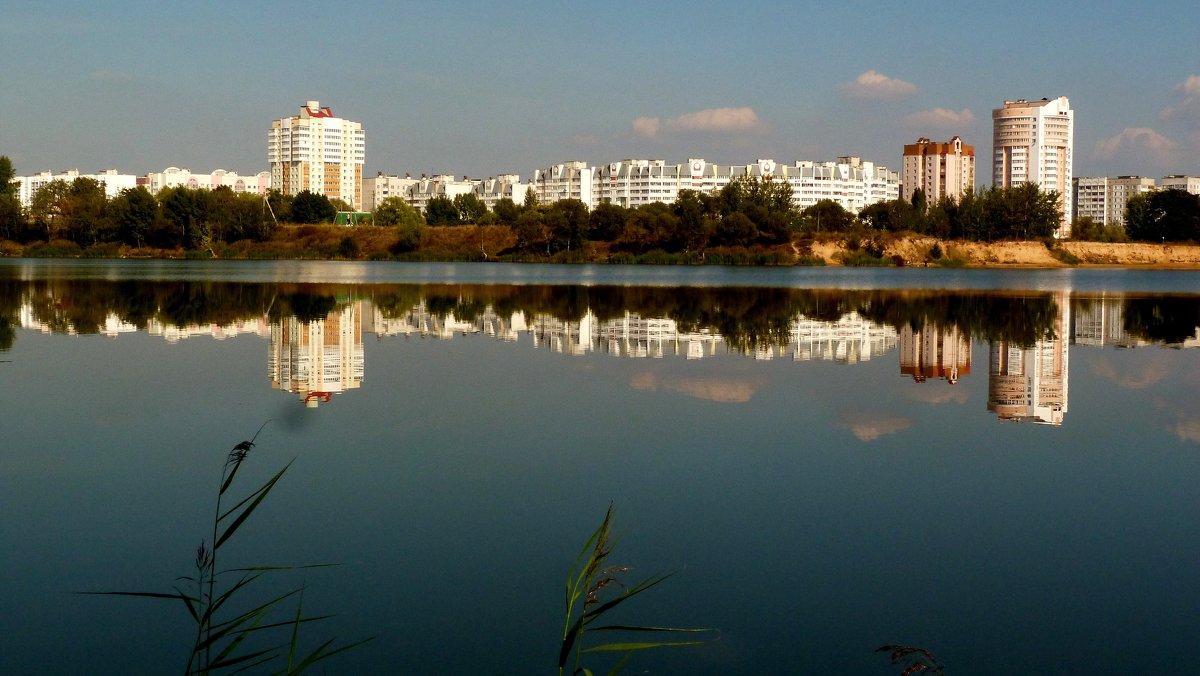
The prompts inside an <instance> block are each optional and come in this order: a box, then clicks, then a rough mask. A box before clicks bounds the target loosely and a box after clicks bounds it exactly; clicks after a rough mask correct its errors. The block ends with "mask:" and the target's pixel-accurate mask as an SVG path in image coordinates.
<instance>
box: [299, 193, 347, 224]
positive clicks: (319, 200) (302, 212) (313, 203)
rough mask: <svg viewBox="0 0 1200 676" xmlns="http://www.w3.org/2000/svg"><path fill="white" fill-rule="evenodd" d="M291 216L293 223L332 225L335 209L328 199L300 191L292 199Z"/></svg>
mask: <svg viewBox="0 0 1200 676" xmlns="http://www.w3.org/2000/svg"><path fill="white" fill-rule="evenodd" d="M291 216H292V222H294V223H332V222H333V218H334V216H337V209H336V208H335V207H334V206H333V204H332V203H331V202H330V201H329V198H328V197H326V196H324V195H318V194H317V193H315V192H311V191H309V190H301V191H300V192H299V193H297V194H296V196H295V197H293V198H292V208H291Z"/></svg>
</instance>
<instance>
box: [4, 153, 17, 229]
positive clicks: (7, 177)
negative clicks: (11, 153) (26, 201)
mask: <svg viewBox="0 0 1200 676" xmlns="http://www.w3.org/2000/svg"><path fill="white" fill-rule="evenodd" d="M16 178H17V172H16V170H14V169H13V164H12V160H10V159H9V158H8V156H7V155H0V239H16V238H17V237H19V236H20V234H21V230H22V227H21V225H22V223H21V201H20V199H19V198H18V197H17V182H16Z"/></svg>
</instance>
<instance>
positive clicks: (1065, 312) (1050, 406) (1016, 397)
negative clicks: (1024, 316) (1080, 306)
mask: <svg viewBox="0 0 1200 676" xmlns="http://www.w3.org/2000/svg"><path fill="white" fill-rule="evenodd" d="M1054 301H1055V304H1056V305H1057V306H1058V314H1057V315H1056V316H1055V320H1054V327H1053V330H1054V335H1053V337H1050V338H1043V339H1041V340H1037V341H1035V342H1034V344H1033V345H1032V346H1030V347H1021V346H1019V345H1016V344H1014V343H1012V342H1010V341H1003V340H1001V341H996V342H994V343H992V345H991V350H990V353H991V354H990V358H989V362H988V405H987V408H988V410H989V411H991V412H993V413H995V414H996V417H997V418H999V419H1001V420H1014V421H1019V422H1033V423H1038V424H1044V425H1062V423H1063V417H1064V416H1065V415H1066V413H1067V384H1068V381H1069V378H1070V369H1069V363H1068V359H1067V346H1068V344H1069V342H1070V339H1069V336H1070V331H1069V329H1070V326H1071V307H1070V304H1069V302H1068V292H1066V291H1061V292H1058V293H1056V294H1055V295H1054Z"/></svg>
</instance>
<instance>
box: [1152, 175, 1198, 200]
mask: <svg viewBox="0 0 1200 676" xmlns="http://www.w3.org/2000/svg"><path fill="white" fill-rule="evenodd" d="M1158 187H1159V188H1160V189H1162V190H1186V191H1188V192H1190V193H1192V194H1193V195H1200V176H1180V175H1178V174H1172V175H1170V176H1163V178H1162V180H1161V181H1159V183H1158Z"/></svg>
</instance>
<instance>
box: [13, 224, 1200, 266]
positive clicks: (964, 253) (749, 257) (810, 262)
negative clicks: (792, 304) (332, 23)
mask: <svg viewBox="0 0 1200 676" xmlns="http://www.w3.org/2000/svg"><path fill="white" fill-rule="evenodd" d="M439 230H443V232H442V233H439V235H440V236H439V237H438V239H439V240H440V241H438V242H437V244H438V245H437V246H431V247H429V249H428V250H425V251H420V250H419V251H417V252H415V253H412V254H404V255H391V254H389V253H387V251H386V249H383V248H381V247H378V246H363V247H361V248H360V250H359V251H360V253H359V254H358V255H356V256H352V257H351V256H345V255H338V254H340V253H342V252H340V251H333V250H331V248H330V247H325V246H319V245H313V244H312V243H305V244H306V246H303V247H294V246H292V247H289V246H280V242H279V241H268V242H262V243H250V242H237V243H234V244H232V245H221V246H220V247H217V246H214V248H212V249H206V250H202V251H196V250H191V251H185V250H182V249H155V248H149V247H143V248H135V247H127V246H120V247H117V246H112V245H98V246H94V247H90V248H87V249H84V248H81V247H79V246H78V245H76V244H74V243H73V242H69V241H58V240H56V241H54V242H51V243H46V242H35V243H32V244H27V245H20V244H16V243H14V242H7V241H6V242H3V243H2V244H3V246H0V258H29V259H66V260H69V259H115V260H214V259H217V260H321V261H339V260H340V261H354V262H374V261H384V262H388V261H392V262H423V263H433V262H453V263H467V262H510V263H562V264H593V265H609V264H615V265H622V264H625V265H666V266H680V265H682V266H703V265H733V266H735V267H792V266H798V267H799V266H807V267H821V266H822V265H824V266H828V267H950V268H970V269H1030V270H1036V269H1057V268H1097V269H1106V268H1107V269H1135V270H1200V245H1196V244H1179V243H1160V244H1155V243H1147V242H1083V241H1062V242H1050V243H1049V244H1047V243H1043V242H1041V241H1002V242H973V241H955V240H938V239H936V238H934V237H927V236H915V235H908V236H902V235H901V236H897V235H891V234H882V235H881V236H880V237H879V240H880V243H881V244H882V245H883V255H882V256H881V257H879V258H869V257H867V258H864V255H863V253H862V251H861V250H860V249H859V248H858V247H850V246H847V243H848V240H847V238H833V237H828V238H824V239H821V240H800V241H798V242H793V243H791V244H790V245H784V246H781V247H777V248H774V249H746V250H744V251H743V252H741V253H742V257H743V258H744V259H745V262H735V263H732V264H731V263H728V262H723V259H724V258H725V257H724V256H718V255H717V253H716V252H706V253H709V254H711V255H712V257H714V258H717V260H718V261H721V262H705V260H704V257H703V256H700V257H696V256H692V257H691V258H688V259H683V258H680V259H674V260H672V259H666V260H662V259H650V260H631V259H630V257H628V256H616V258H618V259H617V260H613V258H614V256H612V255H610V252H609V251H608V247H607V245H606V243H603V242H597V243H591V244H592V245H591V246H589V248H588V249H587V250H586V251H585V252H577V253H576V255H575V256H574V257H572V258H570V259H564V258H563V257H562V256H547V257H541V256H528V255H527V256H520V257H512V256H503V257H498V256H496V255H491V256H487V255H486V254H485V255H483V256H481V255H479V242H480V239H481V238H480V235H479V234H478V233H473V232H470V231H471V230H474V228H463V229H462V230H460V231H458V232H455V230H459V229H457V228H453V229H452V228H445V229H442V228H439ZM505 230H507V228H505ZM335 232H336V234H337V235H340V236H342V237H343V238H346V239H348V238H351V237H356V236H357V235H358V234H359V233H358V232H355V231H346V230H338V231H335ZM363 234H364V235H366V236H365V237H364V244H367V241H368V240H367V238H368V237H369V238H370V240H369V241H371V243H372V244H374V243H375V242H377V241H379V234H380V233H378V232H375V233H363ZM489 239H492V241H491V242H489V244H494V245H495V246H494V248H493V247H492V246H489V247H488V248H491V249H492V250H493V251H499V250H503V246H501V242H500V241H499V238H494V239H493V238H489ZM455 240H458V241H455ZM468 242H469V244H468ZM460 243H461V244H464V245H467V246H457V245H459V244H460ZM422 248H424V247H422ZM581 254H582V255H581ZM934 254H940V255H939V256H938V257H936V258H935V257H934ZM756 257H757V258H760V259H761V258H768V260H766V262H755V258H756ZM847 260H848V264H847V262H846V261H847ZM814 263H815V264H814Z"/></svg>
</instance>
